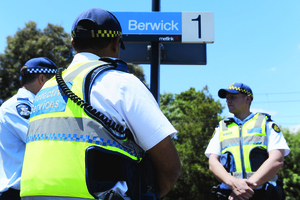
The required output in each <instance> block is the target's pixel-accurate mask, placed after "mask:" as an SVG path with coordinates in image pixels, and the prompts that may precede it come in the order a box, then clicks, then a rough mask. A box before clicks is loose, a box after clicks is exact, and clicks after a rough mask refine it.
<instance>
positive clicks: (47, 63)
mask: <svg viewBox="0 0 300 200" xmlns="http://www.w3.org/2000/svg"><path fill="white" fill-rule="evenodd" d="M56 70H57V67H56V65H55V63H54V62H52V61H51V60H49V59H48V58H45V57H39V58H32V59H30V60H28V61H27V62H26V63H25V65H24V66H23V67H22V68H21V85H22V88H20V89H19V90H18V93H17V94H16V95H14V96H13V97H11V98H10V99H8V100H7V101H5V102H4V103H3V104H2V106H1V107H0V194H1V196H0V199H1V200H4V199H5V200H14V199H21V198H20V177H21V169H22V163H23V157H24V151H25V144H26V136H27V129H28V123H29V117H30V113H31V109H32V102H33V100H34V97H35V95H36V94H37V92H38V91H39V90H40V89H41V88H42V86H43V85H44V83H45V82H46V81H47V80H48V79H50V78H51V77H52V76H54V75H55V72H56Z"/></svg>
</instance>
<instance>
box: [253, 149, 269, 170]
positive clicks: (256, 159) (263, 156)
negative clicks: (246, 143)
mask: <svg viewBox="0 0 300 200" xmlns="http://www.w3.org/2000/svg"><path fill="white" fill-rule="evenodd" d="M268 157H269V155H268V152H267V150H266V149H264V148H262V147H256V148H254V149H252V150H251V152H250V165H251V171H252V172H256V171H257V170H258V168H259V167H260V166H261V165H262V164H263V163H264V162H265V161H266V160H267V159H268Z"/></svg>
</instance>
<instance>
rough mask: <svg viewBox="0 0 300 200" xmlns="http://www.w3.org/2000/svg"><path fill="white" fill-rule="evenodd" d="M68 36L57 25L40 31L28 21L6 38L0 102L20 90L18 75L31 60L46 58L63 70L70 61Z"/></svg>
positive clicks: (0, 68) (0, 67)
mask: <svg viewBox="0 0 300 200" xmlns="http://www.w3.org/2000/svg"><path fill="white" fill-rule="evenodd" d="M70 39H71V36H70V34H68V33H66V32H64V28H63V27H61V26H58V25H53V24H50V23H49V24H48V25H47V27H46V28H45V29H44V30H43V31H42V30H40V29H38V28H37V24H36V23H35V22H33V21H29V22H28V23H26V24H25V28H23V29H18V31H17V33H16V34H15V35H14V36H13V37H11V36H8V37H7V47H6V48H5V51H4V54H0V91H1V93H0V99H3V100H5V99H7V98H10V97H11V96H12V95H13V94H15V93H16V92H17V90H18V88H19V87H20V86H21V84H20V80H19V77H20V75H19V72H20V69H21V67H23V65H24V64H25V63H26V62H27V61H28V60H29V59H31V58H34V57H47V58H49V59H51V60H52V61H54V62H55V64H56V65H57V66H58V67H62V68H65V67H67V65H68V64H69V63H70V62H71V60H72V58H73V52H72V46H71V43H70Z"/></svg>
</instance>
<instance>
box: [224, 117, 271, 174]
mask: <svg viewBox="0 0 300 200" xmlns="http://www.w3.org/2000/svg"><path fill="white" fill-rule="evenodd" d="M266 121H267V116H266V115H265V114H263V113H256V114H255V115H254V117H253V118H252V119H250V120H249V121H247V122H246V123H245V124H243V125H238V124H236V123H235V122H230V123H226V122H225V121H224V120H222V121H221V122H220V126H219V131H220V133H219V134H220V135H219V141H220V145H221V156H222V155H223V154H225V153H230V154H232V156H233V158H234V163H235V168H236V171H235V172H234V173H232V174H234V176H235V177H236V178H249V177H250V176H251V175H252V174H253V173H254V172H253V171H252V169H251V162H250V153H251V151H252V150H253V149H255V148H261V149H264V150H267V134H266ZM266 153H267V152H266ZM231 167H233V166H231Z"/></svg>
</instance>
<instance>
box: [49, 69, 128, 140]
mask: <svg viewBox="0 0 300 200" xmlns="http://www.w3.org/2000/svg"><path fill="white" fill-rule="evenodd" d="M62 71H63V69H62V68H59V69H58V70H57V72H56V74H55V77H56V81H57V84H58V85H59V87H60V88H61V90H62V91H63V93H64V94H65V95H67V96H68V98H70V99H71V100H72V101H73V102H74V103H76V104H77V105H78V106H80V107H81V108H84V109H85V110H86V111H88V113H90V114H91V115H93V117H94V118H96V119H98V120H100V121H101V122H102V123H103V124H105V125H106V126H107V127H108V128H111V129H112V130H115V131H116V132H118V133H119V134H121V135H115V134H114V135H115V136H116V137H117V138H119V139H124V138H125V137H126V136H130V133H131V132H130V130H129V129H128V128H124V127H123V126H121V125H120V124H117V123H116V122H114V121H113V120H110V119H109V118H108V117H106V116H105V115H104V114H102V113H101V112H99V111H97V110H96V109H95V108H93V107H92V106H91V105H90V104H89V103H87V102H85V101H84V100H82V99H81V98H80V97H78V96H77V95H76V94H74V93H73V92H72V91H71V90H70V89H69V87H68V86H67V84H66V83H65V81H64V80H63V78H62V76H61V73H62Z"/></svg>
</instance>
